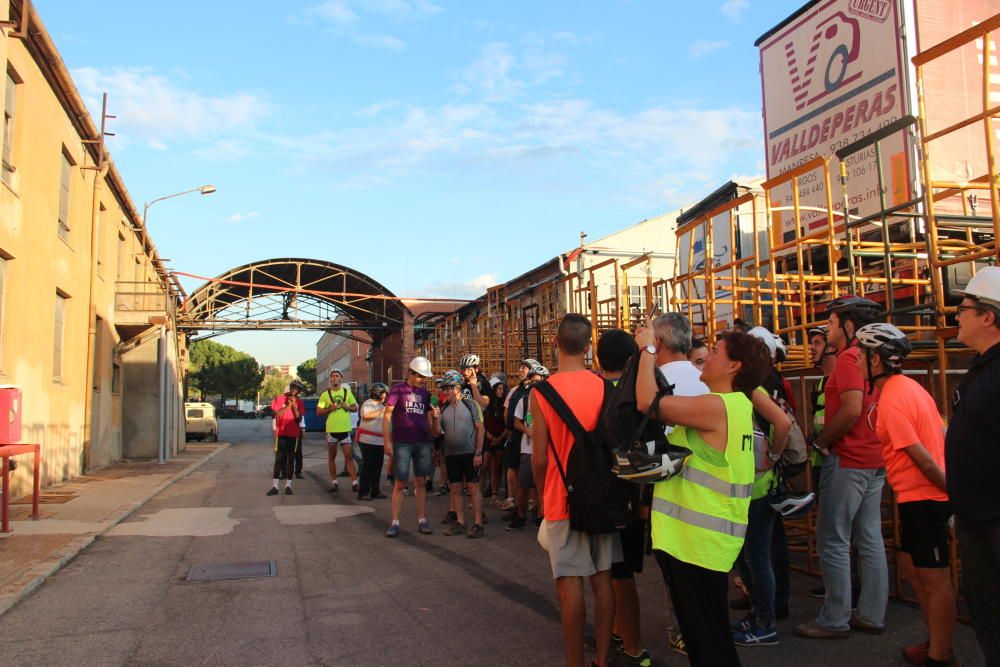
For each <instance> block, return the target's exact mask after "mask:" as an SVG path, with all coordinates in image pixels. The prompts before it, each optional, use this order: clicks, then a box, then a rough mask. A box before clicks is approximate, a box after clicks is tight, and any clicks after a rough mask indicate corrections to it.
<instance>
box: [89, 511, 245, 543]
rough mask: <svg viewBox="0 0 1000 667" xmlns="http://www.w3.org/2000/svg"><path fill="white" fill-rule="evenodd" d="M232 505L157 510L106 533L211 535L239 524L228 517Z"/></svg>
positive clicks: (173, 535) (176, 535)
mask: <svg viewBox="0 0 1000 667" xmlns="http://www.w3.org/2000/svg"><path fill="white" fill-rule="evenodd" d="M232 511H233V508H232V507H182V508H177V509H167V510H160V511H159V512H155V513H153V514H147V515H145V516H143V517H140V519H145V520H144V521H128V522H126V523H120V524H118V525H117V526H115V527H114V528H112V529H111V530H109V531H108V533H107V534H108V535H119V536H123V535H142V536H144V537H212V536H215V535H228V534H229V533H231V532H233V529H235V528H236V526H237V525H239V523H240V520H239V519H233V518H230V516H229V514H230V512H232Z"/></svg>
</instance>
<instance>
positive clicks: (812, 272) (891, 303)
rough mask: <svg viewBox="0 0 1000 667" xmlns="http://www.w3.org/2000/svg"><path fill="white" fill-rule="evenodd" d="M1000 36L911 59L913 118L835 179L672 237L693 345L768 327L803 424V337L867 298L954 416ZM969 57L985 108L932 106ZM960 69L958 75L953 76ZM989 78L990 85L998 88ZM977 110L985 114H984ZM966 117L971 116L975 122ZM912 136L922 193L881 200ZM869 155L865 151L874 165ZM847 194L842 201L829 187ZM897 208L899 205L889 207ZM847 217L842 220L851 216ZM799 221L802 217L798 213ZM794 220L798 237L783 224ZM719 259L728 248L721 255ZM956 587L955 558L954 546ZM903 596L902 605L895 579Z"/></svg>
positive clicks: (987, 191)
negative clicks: (832, 306)
mask: <svg viewBox="0 0 1000 667" xmlns="http://www.w3.org/2000/svg"><path fill="white" fill-rule="evenodd" d="M998 31H1000V15H997V16H995V17H993V18H991V19H989V20H987V21H985V22H983V23H981V24H979V25H977V26H974V27H973V28H970V29H969V30H966V31H964V32H962V33H960V34H958V35H956V36H954V37H952V38H951V39H948V40H947V41H945V42H943V43H941V44H940V45H938V46H936V47H933V48H931V49H928V50H926V51H924V52H922V53H921V54H920V55H918V56H917V57H915V58H913V63H914V65H915V68H916V83H917V93H918V97H917V102H918V117H917V118H911V117H908V118H904V119H901V120H899V121H897V122H895V123H892V124H891V125H889V126H887V127H885V128H883V129H881V130H879V131H878V132H875V133H873V134H872V135H870V136H868V137H865V138H863V139H862V140H860V141H858V142H856V143H854V144H852V145H849V146H846V147H844V148H842V149H841V150H840V151H838V152H837V154H836V155H837V157H838V158H839V159H840V160H841V162H840V164H841V169H840V171H841V173H840V174H838V175H836V178H835V175H833V174H831V173H830V167H829V161H828V160H827V159H824V158H821V157H820V158H815V159H813V160H812V161H810V162H807V163H805V164H803V165H801V166H799V167H798V168H796V169H794V170H792V171H789V172H787V173H785V174H782V175H781V176H780V177H778V178H774V179H771V180H769V181H767V182H765V183H764V184H763V185H762V187H761V189H760V191H757V192H753V193H750V194H747V195H744V196H742V197H740V198H738V199H736V200H733V201H732V202H728V203H726V204H724V205H721V206H719V207H717V208H716V209H714V210H712V211H709V212H708V213H706V214H705V215H703V216H701V217H699V218H697V219H695V220H693V221H691V222H690V223H688V224H686V225H684V226H683V227H681V228H679V229H678V230H677V236H678V249H679V251H678V255H679V256H678V262H677V265H676V266H677V270H676V272H675V275H674V278H673V280H672V285H673V293H674V300H673V303H674V304H675V306H676V307H677V308H678V309H680V310H681V311H682V312H685V313H686V314H687V315H688V316H689V317H690V318H691V320H692V322H693V324H694V325H695V330H696V334H697V335H700V336H703V337H705V338H706V339H707V340H713V339H714V337H715V334H716V333H717V332H718V331H719V330H721V329H724V328H726V327H729V326H732V325H733V323H734V321H735V319H737V318H740V319H743V320H749V321H751V322H753V323H754V324H763V325H765V326H768V327H769V328H771V329H772V330H773V331H775V332H776V333H779V334H780V335H782V336H783V337H784V338H786V340H787V341H788V343H789V351H790V354H789V358H788V360H787V361H786V362H785V363H784V364H782V367H781V370H782V373H783V374H785V375H786V376H789V375H790V376H792V378H793V379H794V380H798V383H797V384H798V389H799V391H798V399H799V400H798V405H799V410H800V415H799V417H800V421H801V423H803V424H807V423H810V421H811V420H810V419H807V416H808V415H807V410H808V407H807V406H808V405H809V400H808V396H809V389H810V388H811V385H813V383H814V381H815V380H818V372H816V371H814V370H813V366H814V361H815V360H813V359H811V358H810V352H809V347H808V335H807V334H808V330H809V328H811V327H813V326H815V325H816V324H820V323H825V319H824V318H823V313H824V310H825V306H826V304H827V303H828V302H829V301H830V300H831V299H834V298H836V297H837V296H838V295H840V294H844V293H851V294H863V295H865V296H867V297H869V298H871V299H873V300H876V301H878V302H880V303H882V304H883V305H884V308H885V319H886V320H887V321H890V322H893V323H894V324H896V326H898V327H900V328H901V329H903V330H904V331H906V332H907V333H908V334H909V336H910V338H911V342H912V343H913V346H914V353H913V354H912V355H911V357H910V358H909V359H908V363H907V366H906V369H905V370H906V371H908V372H911V373H916V374H917V377H918V379H922V380H923V381H924V383H925V385H926V387H927V388H928V389H929V390H930V391H931V392H932V393H933V394H934V395H935V398H936V399H937V402H938V407H939V409H940V410H941V412H942V414H943V415H945V416H946V417H947V416H949V415H950V411H951V401H950V400H949V388H950V386H949V378H950V377H951V376H954V375H959V374H961V373H962V372H963V369H964V368H965V367H967V364H968V359H969V355H970V354H971V351H970V350H968V349H966V348H964V346H962V345H961V344H960V343H958V342H957V341H956V340H954V337H955V334H956V332H957V328H956V327H954V326H952V325H951V324H950V322H949V320H948V318H949V317H950V316H952V315H954V313H955V310H956V309H955V306H956V305H957V304H958V302H959V301H960V295H959V294H957V292H956V290H960V289H961V288H962V287H963V286H964V285H965V284H966V283H967V282H968V280H969V279H970V278H971V277H972V276H973V275H975V273H976V271H977V269H979V268H982V267H983V266H986V265H990V264H996V262H997V260H998V259H1000V250H998V248H997V245H996V238H997V233H998V232H1000V192H998V190H1000V183H998V180H997V179H998V171H997V165H996V152H995V144H996V140H997V136H998V133H1000V124H998V123H997V120H998V117H1000V105H997V104H994V103H993V102H994V101H995V100H997V99H998V92H1000V90H997V91H994V90H993V88H995V87H996V85H994V84H993V82H994V81H996V80H997V75H996V74H995V73H992V74H991V68H995V67H996V65H995V61H996V55H995V54H994V53H993V48H994V47H993V43H992V42H991V37H992V36H993V34H995V33H996V32H998ZM967 49H976V50H978V51H979V55H978V58H979V63H980V65H981V72H979V73H978V77H977V78H978V85H979V91H978V93H979V94H978V103H974V104H969V103H968V102H975V101H976V100H975V97H974V98H973V99H972V100H969V99H967V100H966V102H967V104H965V105H963V104H955V103H954V100H953V99H951V98H948V97H947V96H944V95H940V96H937V95H935V94H934V90H933V85H932V82H933V81H934V80H935V77H939V76H940V74H935V71H938V72H944V73H947V72H948V71H952V72H954V71H957V68H958V66H960V61H959V59H961V58H967V57H968V55H969V53H968V51H964V52H963V50H967ZM956 61H959V65H958V66H957V65H956ZM991 77H992V78H991ZM976 107H977V108H976ZM970 108H972V110H969V109H970ZM914 131H916V136H915V141H916V142H917V146H918V147H919V151H918V152H917V155H918V156H919V162H920V164H919V166H920V173H919V185H920V191H919V192H918V193H916V196H913V197H910V196H909V195H908V193H898V192H893V193H887V191H886V188H885V185H884V184H885V181H884V180H883V167H884V164H883V159H882V152H881V142H882V141H884V140H885V139H887V138H888V137H890V136H892V135H893V134H895V133H899V132H903V133H912V132H914ZM861 151H874V156H875V165H876V169H877V170H878V183H879V187H878V191H877V193H876V194H877V196H878V197H879V198H880V207H879V208H880V210H879V212H878V213H876V214H874V215H870V216H867V217H855V216H853V215H852V214H851V213H850V207H849V202H851V201H852V197H853V196H855V195H856V194H857V193H853V192H852V191H851V181H850V180H849V178H848V176H849V173H848V170H849V169H850V167H851V164H852V159H851V158H852V156H854V155H856V154H859V153H860V152H861ZM956 151H967V154H968V158H967V164H968V165H969V167H968V171H969V172H970V173H971V174H972V175H971V177H969V178H963V179H956V178H955V177H954V176H953V175H952V171H951V165H942V164H939V163H938V162H936V161H935V160H936V158H937V156H938V155H939V154H945V155H949V156H952V157H953V156H954V155H955V154H956ZM869 154H870V153H869ZM834 184H836V185H837V186H838V188H839V192H838V193H837V195H839V204H840V205H839V207H838V205H837V202H838V197H837V196H836V195H835V194H834V192H835V191H834V189H833V188H832V187H831V186H833V185H834ZM816 186H819V187H822V188H825V193H826V203H825V206H823V207H820V208H818V209H817V208H816V207H806V206H803V205H802V204H801V198H802V193H803V192H804V191H805V188H812V187H816ZM887 199H891V201H889V200H887ZM843 211H848V214H847V215H846V216H845V215H844V214H843ZM817 212H818V213H820V214H821V216H820V217H822V218H825V225H823V226H822V227H821V228H819V229H815V230H813V229H804V225H803V224H801V221H802V220H803V217H814V218H815V214H816V213H817ZM804 214H805V215H804ZM789 215H790V216H791V218H792V220H793V224H792V225H791V227H792V234H791V238H789V237H788V235H787V234H786V232H787V227H788V225H787V224H786V225H784V226H783V225H782V220H783V216H789ZM716 248H728V254H727V253H726V252H721V253H716V252H715V249H716ZM885 506H886V512H885V516H886V518H887V520H886V522H885V524H884V527H885V529H886V531H887V532H888V534H889V535H890V538H889V539H888V541H887V542H888V543H887V547H889V549H890V550H895V549H896V548H898V544H899V529H898V512H897V511H896V508H895V507H894V504H893V503H892V501H891V495H889V496H888V498H887V500H886V502H885ZM790 529H791V530H790V533H791V534H793V535H795V536H796V537H797V538H798V542H799V544H800V549H801V551H803V552H804V553H805V554H806V556H807V558H806V565H805V569H806V570H807V571H810V572H815V571H817V570H818V562H817V556H816V551H815V543H814V518H813V516H812V515H810V516H809V517H807V518H806V519H804V520H802V521H801V522H797V523H795V522H792V525H790ZM952 550H953V553H952V556H953V558H952V563H953V578H954V579H955V583H956V585H957V562H958V559H957V554H956V553H955V552H954V550H955V543H954V541H953V542H952ZM895 590H896V594H897V595H901V594H902V595H903V596H904V597H905V593H904V591H903V590H902V589H901V579H900V575H899V573H898V570H897V574H896V589H895Z"/></svg>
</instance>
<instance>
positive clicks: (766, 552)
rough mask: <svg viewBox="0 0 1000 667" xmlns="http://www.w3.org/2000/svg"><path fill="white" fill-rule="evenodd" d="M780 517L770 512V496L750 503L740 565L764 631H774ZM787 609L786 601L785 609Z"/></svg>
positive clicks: (754, 610)
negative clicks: (776, 534) (777, 523)
mask: <svg viewBox="0 0 1000 667" xmlns="http://www.w3.org/2000/svg"><path fill="white" fill-rule="evenodd" d="M777 516H778V515H777V514H775V512H774V510H772V509H771V505H770V504H769V502H768V498H767V496H764V497H763V498H758V499H757V500H751V501H750V512H749V513H748V515H747V536H746V540H745V541H744V542H743V553H742V554H740V559H739V561H738V563H739V565H740V574H741V576H742V577H743V582H744V583H745V584H746V585H747V587H748V588H749V589H750V600H751V602H752V603H753V613H754V617H755V618H756V619H757V623H758V625H760V627H762V628H770V627H772V626H773V625H774V621H775V615H774V607H775V603H774V596H775V579H774V568H773V566H772V562H771V561H772V559H771V555H772V554H771V549H772V542H773V537H774V526H775V519H776V518H777ZM787 605H788V602H787V600H786V601H785V606H787Z"/></svg>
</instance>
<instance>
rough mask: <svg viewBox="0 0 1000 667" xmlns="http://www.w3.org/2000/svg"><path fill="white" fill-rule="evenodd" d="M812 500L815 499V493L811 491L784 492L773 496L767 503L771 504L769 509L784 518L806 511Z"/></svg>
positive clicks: (800, 514)
mask: <svg viewBox="0 0 1000 667" xmlns="http://www.w3.org/2000/svg"><path fill="white" fill-rule="evenodd" d="M814 500H816V494H815V493H813V492H812V491H810V492H808V493H786V494H783V495H780V496H778V497H776V498H774V499H773V500H771V502H770V503H769V504H770V505H771V509H773V510H774V511H775V512H777V513H778V514H780V515H781V516H783V517H785V518H786V519H794V518H796V517H800V516H803V515H804V514H805V513H806V512H808V511H809V507H810V506H811V505H812V504H813V501H814Z"/></svg>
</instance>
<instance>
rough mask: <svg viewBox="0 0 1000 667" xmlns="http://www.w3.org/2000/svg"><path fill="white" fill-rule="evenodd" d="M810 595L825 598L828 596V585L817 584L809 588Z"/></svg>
mask: <svg viewBox="0 0 1000 667" xmlns="http://www.w3.org/2000/svg"><path fill="white" fill-rule="evenodd" d="M809 597H811V598H819V599H821V600H822V599H823V598H825V597H826V586H817V587H816V588H811V589H809Z"/></svg>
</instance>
